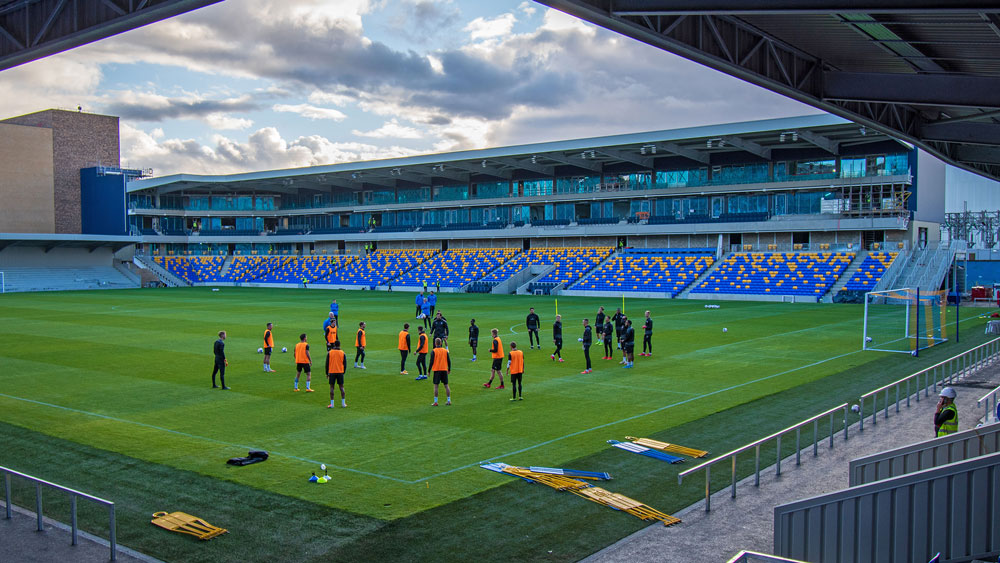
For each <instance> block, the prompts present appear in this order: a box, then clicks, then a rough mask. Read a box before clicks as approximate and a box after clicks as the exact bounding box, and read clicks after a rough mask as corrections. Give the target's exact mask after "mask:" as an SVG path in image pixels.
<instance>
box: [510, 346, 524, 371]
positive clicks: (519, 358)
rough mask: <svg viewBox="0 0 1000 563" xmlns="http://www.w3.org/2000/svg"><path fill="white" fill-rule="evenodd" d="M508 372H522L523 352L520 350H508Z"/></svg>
mask: <svg viewBox="0 0 1000 563" xmlns="http://www.w3.org/2000/svg"><path fill="white" fill-rule="evenodd" d="M510 372H511V373H524V352H522V351H520V350H511V351H510Z"/></svg>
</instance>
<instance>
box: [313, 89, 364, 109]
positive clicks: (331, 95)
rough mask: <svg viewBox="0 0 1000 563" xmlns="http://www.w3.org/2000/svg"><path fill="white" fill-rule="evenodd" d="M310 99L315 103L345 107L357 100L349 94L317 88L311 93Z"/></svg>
mask: <svg viewBox="0 0 1000 563" xmlns="http://www.w3.org/2000/svg"><path fill="white" fill-rule="evenodd" d="M309 101H310V102H312V103H314V104H331V105H335V106H340V107H344V106H346V105H348V104H352V103H354V102H355V101H356V98H354V97H352V96H349V95H347V94H341V93H337V92H323V91H320V90H316V91H314V92H312V93H311V94H309Z"/></svg>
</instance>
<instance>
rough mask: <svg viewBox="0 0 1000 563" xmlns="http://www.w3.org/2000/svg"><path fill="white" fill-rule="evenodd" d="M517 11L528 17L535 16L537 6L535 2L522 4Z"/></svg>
mask: <svg viewBox="0 0 1000 563" xmlns="http://www.w3.org/2000/svg"><path fill="white" fill-rule="evenodd" d="M517 9H518V10H520V11H521V13H523V14H524V15H526V16H528V17H531V16H533V15H535V11H536V9H535V4H534V3H533V2H521V3H520V4H518V6H517Z"/></svg>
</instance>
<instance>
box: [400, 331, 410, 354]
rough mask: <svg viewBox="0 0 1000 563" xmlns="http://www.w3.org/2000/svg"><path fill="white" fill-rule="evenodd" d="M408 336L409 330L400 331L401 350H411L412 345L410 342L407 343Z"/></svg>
mask: <svg viewBox="0 0 1000 563" xmlns="http://www.w3.org/2000/svg"><path fill="white" fill-rule="evenodd" d="M408 336H410V333H409V332H407V331H405V330H401V331H399V349H400V350H406V351H407V352H409V351H410V346H409V344H407V343H406V338H407V337H408Z"/></svg>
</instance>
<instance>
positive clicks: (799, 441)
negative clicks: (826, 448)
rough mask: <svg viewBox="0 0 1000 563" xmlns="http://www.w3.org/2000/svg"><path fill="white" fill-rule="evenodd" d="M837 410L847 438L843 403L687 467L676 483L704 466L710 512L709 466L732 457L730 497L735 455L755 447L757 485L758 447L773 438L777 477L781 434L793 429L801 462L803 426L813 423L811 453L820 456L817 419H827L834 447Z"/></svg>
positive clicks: (756, 479)
mask: <svg viewBox="0 0 1000 563" xmlns="http://www.w3.org/2000/svg"><path fill="white" fill-rule="evenodd" d="M839 411H843V413H844V440H847V438H848V433H847V422H848V419H847V417H848V415H847V413H848V412H849V410H848V408H847V403H844V404H842V405H839V406H836V407H833V408H832V409H830V410H827V411H824V412H821V413H820V414H817V415H816V416H814V417H812V418H808V419H806V420H803V421H802V422H800V423H798V424H795V425H793V426H789V427H788V428H785V429H782V430H779V431H777V432H775V433H774V434H771V435H770V436H767V437H766V438H761V439H760V440H757V441H756V442H752V443H750V444H747V445H745V446H743V447H741V448H737V449H735V450H733V451H731V452H729V453H727V454H725V455H721V456H719V457H717V458H715V459H712V460H709V461H706V462H705V463H702V464H700V465H697V466H695V467H692V468H691V469H688V470H687V471H683V472H681V473H679V474H678V475H677V483H678V484H680V483H682V482H683V481H684V478H685V477H687V476H688V475H691V474H693V473H695V472H697V471H701V470H702V469H704V470H705V512H708V511H710V510H711V509H712V486H711V485H712V466H713V465H715V464H717V463H721V462H723V461H725V460H727V459H729V460H731V462H732V463H731V466H732V468H731V478H732V484H731V489H732V497H731V498H736V456H738V455H739V454H741V453H743V452H746V451H749V450H751V449H752V450H754V486H755V487H759V486H760V448H761V446H762V445H764V444H766V443H768V442H770V441H772V440H774V442H775V443H776V448H777V453H776V455H775V457H776V460H775V465H776V469H775V475H776V476H777V475H781V437H782V436H784V435H785V434H788V433H789V432H792V431H794V432H795V465H800V464H801V462H802V458H801V455H802V447H801V445H802V429H803V428H804V427H805V426H807V425H809V424H812V427H813V456H818V455H819V442H820V439H819V421H820V419H823V418H826V417H829V418H830V438H829V440H830V447H831V448H832V447H833V438H834V436H835V435H836V432H835V431H834V421H833V418H834V417H833V415H834V414H835V413H837V412H839Z"/></svg>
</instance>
